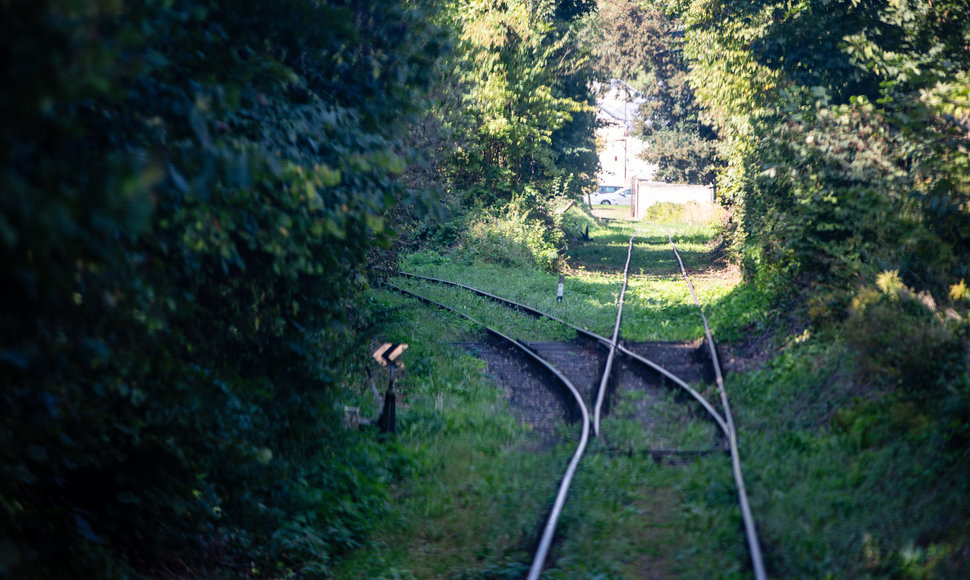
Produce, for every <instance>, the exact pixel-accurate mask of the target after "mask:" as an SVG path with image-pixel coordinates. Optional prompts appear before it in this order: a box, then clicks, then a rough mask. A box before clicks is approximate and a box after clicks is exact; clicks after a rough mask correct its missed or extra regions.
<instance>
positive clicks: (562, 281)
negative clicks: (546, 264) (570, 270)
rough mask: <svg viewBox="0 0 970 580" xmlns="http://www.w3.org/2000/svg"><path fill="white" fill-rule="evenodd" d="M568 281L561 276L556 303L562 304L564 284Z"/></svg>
mask: <svg viewBox="0 0 970 580" xmlns="http://www.w3.org/2000/svg"><path fill="white" fill-rule="evenodd" d="M565 281H566V277H565V276H563V275H562V274H560V275H559V289H558V290H556V302H562V287H563V283H564V282H565Z"/></svg>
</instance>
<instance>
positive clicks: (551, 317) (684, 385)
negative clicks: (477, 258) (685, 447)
mask: <svg viewBox="0 0 970 580" xmlns="http://www.w3.org/2000/svg"><path fill="white" fill-rule="evenodd" d="M396 273H397V274H399V275H401V276H404V277H407V278H414V279H417V280H425V281H427V282H434V283H437V284H443V285H445V286H454V287H457V288H464V289H465V290H469V291H471V292H474V293H475V294H478V295H479V296H483V297H485V298H489V299H491V300H494V301H496V302H500V303H502V304H505V305H507V306H511V307H514V308H518V309H519V310H522V311H524V312H528V313H529V314H532V315H533V316H538V317H543V318H547V319H549V320H552V321H554V322H558V323H560V324H562V325H564V326H567V327H569V328H571V329H573V330H575V331H576V332H577V333H578V334H582V335H584V336H586V337H587V338H590V339H592V340H595V341H597V342H599V343H601V344H603V345H609V344H610V339H608V338H606V337H605V336H601V335H599V334H596V333H595V332H591V331H589V330H587V329H585V328H580V327H579V326H576V325H575V324H572V323H570V322H566V321H565V320H562V319H561V318H559V317H557V316H555V315H552V314H548V313H546V312H543V311H541V310H538V309H536V308H532V307H531V306H526V305H525V304H521V303H519V302H515V301H514V300H510V299H508V298H502V297H501V296H496V295H495V294H491V293H489V292H485V291H484V290H479V289H478V288H475V287H472V286H468V285H466V284H462V283H461V282H453V281H451V280H444V279H441V278H432V277H430V276H422V275H421V274H412V273H410V272H403V271H398V272H396ZM617 350H618V351H619V352H620V353H621V354H623V355H625V356H627V357H629V358H631V359H633V360H635V361H636V362H639V363H640V364H643V365H645V366H648V367H650V368H651V369H652V370H654V371H655V372H657V373H659V374H661V375H663V376H664V377H666V378H667V379H669V380H670V381H671V382H672V383H674V384H675V385H677V386H678V387H680V388H681V389H683V390H685V391H687V393H688V394H690V396H691V397H693V398H694V400H696V401H697V402H698V403H700V404H701V406H702V407H704V410H705V411H707V413H708V414H709V415H710V416H711V418H712V419H714V422H715V423H717V425H718V427H720V428H721V431H722V432H723V433H724V436H725V437H728V436H729V435H730V429H729V428H728V425H727V422H726V421H725V420H724V418H723V417H721V414H720V413H719V412H718V411H717V409H715V408H714V406H713V405H711V403H710V402H708V400H707V399H705V398H704V396H703V395H701V394H700V393H699V392H698V391H697V390H696V389H694V388H693V387H691V386H690V385H688V384H687V383H686V382H685V381H684V380H683V379H681V378H680V377H678V376H677V375H675V374H673V373H671V372H670V371H668V370H667V369H665V368H663V367H662V366H660V365H659V364H657V363H655V362H654V361H652V360H650V359H648V358H645V357H643V356H640V355H639V354H637V353H635V352H633V351H632V350H630V349H629V348H627V347H625V346H624V345H622V344H618V345H617Z"/></svg>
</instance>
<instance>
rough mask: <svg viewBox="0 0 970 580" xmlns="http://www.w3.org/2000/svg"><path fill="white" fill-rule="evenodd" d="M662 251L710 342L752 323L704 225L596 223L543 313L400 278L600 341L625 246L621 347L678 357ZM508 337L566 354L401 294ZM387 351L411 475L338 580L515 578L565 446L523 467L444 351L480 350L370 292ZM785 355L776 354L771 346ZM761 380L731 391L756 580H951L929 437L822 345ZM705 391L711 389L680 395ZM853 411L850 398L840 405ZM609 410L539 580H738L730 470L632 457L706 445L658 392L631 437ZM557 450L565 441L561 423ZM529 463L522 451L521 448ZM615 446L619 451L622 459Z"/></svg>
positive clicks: (936, 462) (469, 306)
mask: <svg viewBox="0 0 970 580" xmlns="http://www.w3.org/2000/svg"><path fill="white" fill-rule="evenodd" d="M668 231H670V232H672V233H673V234H674V236H675V238H676V240H677V244H678V248H679V249H680V251H681V255H682V256H683V258H684V260H685V263H686V265H687V267H688V268H689V269H690V270H691V272H692V277H693V280H694V284H695V286H696V287H697V290H698V294H699V295H700V299H701V302H702V303H703V304H704V308H705V312H706V313H707V315H708V318H709V319H710V321H711V323H712V326H713V327H714V332H715V335H716V336H718V337H719V338H721V339H722V340H737V339H741V338H744V337H745V336H746V333H760V332H763V331H764V330H765V329H766V328H767V327H769V326H770V320H771V318H772V317H773V316H774V314H775V313H774V312H773V311H772V310H770V309H769V308H767V307H766V306H765V305H766V303H767V302H768V299H767V297H766V296H763V295H761V294H759V293H758V292H757V291H756V290H755V289H754V288H753V287H751V286H749V285H746V284H738V280H737V276H736V275H734V274H732V273H731V272H730V271H729V270H725V269H723V268H719V267H715V266H713V265H712V256H711V254H710V253H709V251H708V248H709V240H710V237H711V236H712V235H713V233H714V230H713V228H712V227H710V226H697V225H693V226H692V225H684V224H680V225H677V224H673V225H670V224H646V223H637V222H611V223H609V224H608V225H606V226H603V225H601V226H598V227H595V228H591V230H590V234H591V237H592V240H591V241H589V242H585V243H574V244H573V246H572V247H571V248H570V250H569V259H568V265H569V268H570V269H569V274H568V275H567V278H566V295H565V296H566V297H565V301H564V302H563V304H561V305H560V304H557V303H556V302H555V289H556V284H557V282H558V276H557V275H554V274H550V273H545V272H539V271H535V270H513V271H510V270H508V269H505V268H501V267H497V266H494V265H491V264H487V263H479V262H473V263H468V262H465V261H463V260H462V259H461V258H460V257H457V256H449V255H442V254H438V253H434V252H423V253H419V254H415V255H412V256H409V257H408V258H407V259H406V260H405V261H404V265H403V267H404V268H405V269H407V270H410V271H414V272H418V273H423V274H427V275H431V276H437V277H442V278H447V279H450V280H455V281H461V282H464V283H467V284H470V285H472V286H477V287H480V288H482V289H485V290H488V291H490V292H493V293H496V294H499V295H501V296H505V297H509V298H512V299H514V300H517V301H520V302H523V303H526V304H529V305H531V306H534V307H537V308H539V309H541V310H544V311H547V312H550V313H553V314H556V315H557V316H560V317H562V318H565V319H567V320H570V321H572V322H574V323H576V324H578V325H580V326H585V327H587V328H590V329H591V330H594V331H596V332H599V333H601V334H609V333H610V332H611V329H612V324H613V321H614V319H615V314H616V310H615V301H616V296H617V294H618V293H619V289H620V281H619V270H620V267H621V265H622V260H623V259H625V256H626V244H627V241H628V240H629V236H630V235H631V234H633V233H634V232H638V238H637V245H636V248H635V249H634V258H633V259H634V262H633V268H632V277H631V280H630V287H629V289H628V293H627V306H626V308H625V318H624V323H623V328H622V335H623V336H624V337H626V338H627V339H630V340H687V339H696V338H698V337H699V336H700V335H701V332H702V330H701V322H700V318H699V316H698V315H697V312H696V310H695V309H694V306H693V305H692V300H691V298H690V295H689V293H688V290H687V287H686V284H685V283H684V282H683V280H682V278H681V277H680V274H679V267H678V266H677V264H676V260H675V259H674V257H673V254H672V253H671V252H670V250H669V244H668V242H667V238H666V236H667V232H668ZM398 282H399V283H400V284H401V285H406V286H407V287H409V288H412V289H414V290H415V291H418V292H420V293H422V294H425V295H428V296H430V297H433V298H435V299H437V300H440V301H442V302H446V303H448V304H449V305H452V306H453V307H455V308H458V309H460V310H461V311H462V312H467V313H469V315H471V316H474V317H476V318H479V319H481V320H483V321H488V322H489V323H490V324H493V325H495V326H498V327H500V329H501V330H502V331H503V332H506V333H508V334H511V335H513V336H516V337H519V338H523V339H525V340H567V339H569V338H571V335H570V333H568V332H564V331H563V330H562V329H560V328H557V326H556V325H555V324H551V323H549V322H547V321H543V320H536V319H533V318H531V317H528V316H524V315H521V314H517V313H514V312H513V311H510V310H508V309H506V308H504V307H502V306H498V305H496V304H493V303H491V302H489V301H487V300H484V299H481V298H478V297H475V296H473V295H471V294H470V293H468V292H467V291H463V290H460V289H454V288H448V287H443V286H440V285H436V284H429V283H425V282H416V281H408V280H399V281H398ZM374 295H375V299H376V300H378V301H381V302H382V303H383V304H385V307H386V310H387V312H388V316H389V320H388V324H387V325H386V327H387V331H386V332H387V335H386V337H383V338H385V339H387V340H393V341H403V342H410V343H411V349H410V350H408V352H407V354H406V357H405V358H406V363H407V365H408V368H407V371H406V372H405V373H404V375H403V377H402V382H401V384H402V389H403V391H404V392H405V393H406V398H405V401H404V404H403V405H402V408H401V410H400V415H399V416H400V435H399V437H398V442H399V444H400V445H401V446H402V448H403V449H404V450H405V451H406V453H407V454H408V455H410V456H412V457H413V458H414V464H415V475H414V477H413V478H412V479H410V480H408V481H407V482H405V483H404V484H403V485H401V486H400V487H399V489H398V491H397V493H398V495H397V497H398V502H397V504H396V505H395V507H394V510H393V512H394V513H393V515H392V517H389V518H388V519H387V521H386V522H383V523H382V524H381V525H380V526H379V532H378V533H377V534H376V536H375V538H374V541H373V544H372V545H371V546H370V547H368V548H366V549H363V550H362V551H360V552H358V553H356V554H353V555H352V556H351V557H350V558H349V559H347V560H346V561H345V562H344V563H343V565H342V566H341V567H340V568H339V569H338V574H337V577H338V578H521V577H522V576H523V575H524V573H525V571H526V570H527V568H528V564H529V562H530V561H531V556H532V554H531V551H530V550H531V548H532V547H533V545H534V542H535V541H536V538H537V537H538V531H539V530H538V527H539V526H540V525H541V523H542V522H543V521H544V518H545V515H546V513H547V511H548V508H549V505H550V502H551V500H552V497H553V495H554V493H555V482H554V481H552V480H554V479H556V477H557V476H554V477H553V478H552V480H551V479H550V477H549V475H548V474H549V473H555V474H560V473H561V472H562V470H563V469H564V468H565V465H566V462H567V461H568V457H569V455H570V454H571V453H572V444H568V445H563V446H561V447H559V448H557V449H555V450H552V451H551V452H548V453H536V452H535V451H526V449H527V448H528V446H527V445H526V442H527V441H528V430H527V427H525V426H522V425H518V424H516V422H515V420H514V419H513V417H512V415H511V413H510V411H509V408H508V405H507V403H506V402H505V400H504V399H503V396H502V392H501V390H500V389H499V388H498V387H496V386H494V385H493V384H492V383H491V382H490V380H489V378H488V377H487V375H486V374H485V372H484V368H483V363H481V362H480V361H478V360H476V359H474V358H473V357H471V356H470V355H468V354H467V353H465V352H463V351H462V350H461V349H460V348H458V347H456V346H454V343H456V342H462V341H474V340H479V339H480V338H481V330H480V328H479V327H478V326H477V325H475V324H472V323H470V322H467V321H464V320H462V319H460V318H459V317H457V316H456V315H454V314H451V313H447V312H443V311H441V310H439V309H436V308H431V307H427V306H424V305H420V304H419V303H417V302H415V301H414V300H411V299H408V298H404V297H402V296H400V295H397V294H393V293H387V292H382V291H375V292H374ZM781 338H785V337H781ZM785 342H786V343H787V346H786V347H785V350H784V351H783V352H782V353H781V354H780V355H779V356H777V357H776V358H775V359H774V360H773V361H772V362H771V363H770V364H768V365H767V366H766V367H765V368H764V369H762V370H759V371H757V372H751V373H748V374H742V375H729V376H728V378H727V383H726V389H727V391H728V395H729V397H730V398H731V403H732V408H733V410H734V413H735V419H736V422H737V424H738V427H739V432H740V445H741V455H742V459H743V461H744V472H745V477H746V484H747V489H748V492H749V497H750V500H751V505H752V509H753V512H754V516H755V520H756V522H757V525H758V529H759V532H760V537H761V543H762V549H763V551H764V554H765V560H766V564H767V567H768V573H769V576H770V577H777V578H914V579H915V578H946V577H967V576H968V568H970V557H967V555H966V554H967V551H966V550H967V548H966V546H967V545H970V526H968V525H967V524H966V521H968V518H967V517H966V516H967V515H968V513H970V505H968V504H970V502H968V500H967V498H968V497H970V485H968V484H967V481H968V480H970V467H968V465H967V464H968V462H967V461H966V456H967V454H966V453H965V452H964V453H963V455H962V456H955V455H953V453H959V450H957V451H955V452H947V453H950V455H947V453H942V452H941V451H940V449H941V447H940V446H941V445H942V443H941V442H940V441H941V439H940V437H939V436H937V435H934V434H933V433H934V431H932V430H930V429H929V428H928V427H927V425H931V424H932V421H933V419H932V418H931V417H927V416H924V415H923V414H921V413H920V412H919V410H918V409H917V408H916V407H914V406H913V405H912V403H907V402H904V401H901V400H899V399H897V398H894V397H892V396H885V397H882V398H877V399H875V400H870V399H866V398H864V397H862V396H861V395H860V392H859V387H858V386H857V385H855V384H854V383H853V381H854V380H855V379H854V378H853V377H855V376H857V373H854V371H853V367H852V364H853V363H852V362H851V360H848V359H846V356H845V354H846V347H845V345H844V344H842V342H841V339H840V338H839V337H838V336H827V337H824V338H820V337H812V336H810V335H808V334H805V335H802V336H801V337H799V338H798V339H797V340H795V339H794V338H793V337H788V340H787V341H785ZM700 388H701V389H702V391H704V392H707V393H711V387H710V386H709V385H702V386H700ZM856 397H859V398H856ZM636 403H637V401H636V397H635V396H628V397H626V399H624V400H622V401H621V402H620V403H618V404H617V405H616V407H615V408H614V409H613V412H612V413H611V415H610V416H608V417H606V418H605V419H604V421H603V428H604V433H606V438H605V442H604V441H602V440H594V441H592V442H591V444H590V447H589V450H588V451H587V456H586V458H585V459H584V461H583V463H582V464H581V465H580V468H579V471H578V472H577V476H576V479H575V481H574V483H573V487H572V489H571V491H570V495H569V497H568V499H567V502H566V506H565V509H564V512H563V516H562V519H561V521H560V525H559V528H558V531H557V540H556V542H555V543H554V545H553V548H552V552H551V554H550V562H551V563H552V567H551V568H550V569H549V570H547V571H546V573H545V574H544V577H545V578H558V579H577V580H578V579H586V578H636V577H658V578H688V579H707V578H725V579H734V578H747V577H750V573H751V572H750V564H749V556H748V552H747V546H746V542H745V538H744V534H743V529H742V523H741V517H740V513H739V510H738V508H737V491H736V489H735V487H734V482H733V478H732V475H731V467H730V462H729V460H728V458H727V457H726V456H725V455H724V454H722V453H714V454H710V455H704V456H700V457H697V458H696V459H693V460H691V461H688V462H687V463H685V464H680V465H676V466H674V465H668V464H657V463H655V462H654V461H653V460H652V459H650V458H649V457H648V456H645V455H643V454H642V453H638V451H641V450H645V449H655V448H667V447H673V448H680V449H705V448H707V449H709V448H711V447H712V446H713V445H715V444H716V442H717V439H716V438H715V428H714V426H713V425H712V424H711V423H710V422H709V421H707V420H705V419H703V418H702V417H703V416H702V414H701V413H697V412H696V411H694V412H690V411H688V408H687V407H686V406H684V405H683V404H681V403H680V402H679V399H678V398H677V397H676V395H675V394H674V393H666V394H664V395H663V396H661V398H660V400H659V401H658V402H657V404H656V406H655V408H654V410H655V412H656V413H657V415H658V416H659V417H660V421H661V422H662V423H663V424H664V429H663V430H659V429H646V430H645V429H644V427H643V425H641V424H640V423H639V422H638V421H634V420H631V419H629V418H626V417H630V416H631V414H630V411H631V409H632V407H633V406H634V405H635V404H636ZM562 433H563V435H564V437H565V438H566V439H569V438H573V439H574V438H575V437H576V426H575V425H565V424H564V425H563V427H562ZM532 449H534V447H533V448H532ZM625 450H629V451H630V453H625V452H624V451H625Z"/></svg>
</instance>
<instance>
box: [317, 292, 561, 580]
mask: <svg viewBox="0 0 970 580" xmlns="http://www.w3.org/2000/svg"><path fill="white" fill-rule="evenodd" d="M374 299H375V300H377V301H379V302H381V303H383V304H384V305H385V312H387V313H388V316H389V319H388V320H387V322H386V324H385V327H386V331H387V334H386V335H385V336H384V337H382V339H383V340H388V341H394V342H408V343H409V344H410V347H409V349H408V350H407V352H406V353H405V355H404V357H403V360H404V361H405V365H406V369H405V370H404V371H403V372H402V374H401V379H400V381H399V384H398V388H399V391H400V392H401V395H400V398H399V409H398V436H397V444H398V445H401V446H402V447H403V448H404V450H405V452H406V453H407V454H408V455H409V456H411V457H412V458H413V461H414V476H413V477H412V478H411V479H410V480H409V481H408V482H407V483H406V485H404V486H402V487H400V488H399V489H398V491H397V493H396V497H397V502H396V504H395V505H394V507H393V512H394V513H393V514H392V516H391V517H389V518H388V519H387V521H385V522H383V523H382V524H381V525H380V526H378V527H379V531H378V532H377V533H376V535H375V537H374V538H373V540H372V543H371V545H370V546H369V547H367V548H364V549H362V550H360V551H358V552H356V553H354V554H351V555H350V556H349V557H348V558H347V559H345V560H344V561H343V562H342V563H341V564H340V566H339V567H338V568H337V572H336V577H337V578H437V577H449V576H458V577H461V576H462V575H464V576H465V577H476V574H484V573H486V572H483V571H489V570H490V571H492V573H495V574H498V572H500V571H502V570H506V571H507V572H508V573H509V574H510V576H509V577H513V578H514V577H520V576H521V575H522V573H523V566H524V565H525V564H523V563H524V562H528V561H529V559H530V558H531V554H530V553H529V545H530V544H529V543H530V542H531V541H532V539H533V538H534V536H535V534H536V530H537V529H538V527H539V526H540V525H541V523H542V518H543V514H544V512H545V510H546V509H547V508H546V505H547V503H548V502H549V501H551V498H552V497H553V496H554V495H555V492H556V482H555V480H554V479H551V478H550V477H549V476H548V475H547V474H548V473H555V472H559V471H561V468H562V466H564V465H565V463H566V461H567V460H568V457H569V455H570V454H571V453H572V449H571V448H570V446H564V447H563V448H562V449H555V450H553V451H551V452H549V453H545V454H535V453H528V452H524V451H522V447H523V446H525V445H526V442H527V441H528V429H527V427H525V426H523V425H519V424H517V423H516V422H515V420H514V418H513V417H512V414H511V412H510V410H509V407H508V404H507V403H506V401H505V400H504V398H503V397H502V393H501V391H500V390H499V389H498V387H496V386H495V385H493V384H492V383H491V382H490V380H489V379H488V377H487V375H486V374H485V372H484V364H483V363H482V362H481V361H480V360H478V359H476V358H474V357H472V356H471V355H469V354H467V353H466V352H464V351H463V350H462V349H461V348H460V347H458V346H456V345H454V343H455V342H461V341H469V340H479V339H480V338H481V332H480V329H479V328H478V327H477V326H476V325H474V324H471V323H468V322H467V321H464V320H462V319H461V318H459V317H458V316H456V315H454V314H452V313H449V312H445V311H442V310H440V309H435V308H430V307H427V306H424V305H422V304H420V303H418V302H416V301H415V300H413V299H410V298H405V297H403V296H401V295H399V294H396V293H390V292H384V291H374ZM564 428H565V429H566V430H567V432H568V433H570V434H571V435H572V436H573V437H575V436H576V435H575V434H574V433H572V431H574V430H575V429H573V428H568V427H564ZM489 577H496V576H494V575H492V576H489Z"/></svg>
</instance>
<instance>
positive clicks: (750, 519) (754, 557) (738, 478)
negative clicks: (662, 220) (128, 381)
mask: <svg viewBox="0 0 970 580" xmlns="http://www.w3.org/2000/svg"><path fill="white" fill-rule="evenodd" d="M667 239H668V240H669V241H670V247H671V248H673V250H674V255H675V256H677V263H679V264H680V272H681V273H682V274H683V275H684V280H686V281H687V287H688V288H689V289H690V294H691V296H693V297H694V305H695V306H697V309H698V310H699V311H700V313H701V320H703V321H704V335H705V336H706V338H707V345H708V347H709V348H710V351H711V361H712V362H713V364H714V377H715V380H716V381H717V390H718V392H719V393H720V395H721V405H722V406H723V407H724V419H725V420H726V421H727V427H728V442H729V444H730V447H731V468H732V471H733V472H734V483H735V485H736V486H737V488H738V503H739V504H740V506H741V516H742V518H743V519H744V533H745V536H746V537H747V540H748V549H749V551H750V552H751V565H752V567H753V568H754V576H755V578H756V580H765V579H766V578H767V577H768V576H767V574H766V573H765V563H764V559H763V558H762V555H761V544H760V542H759V541H758V532H757V530H756V528H755V523H754V516H752V515H751V506H750V505H749V503H748V492H747V490H746V489H745V486H744V476H743V474H742V473H741V455H740V453H739V451H738V432H737V429H736V428H735V425H734V417H733V415H732V414H731V406H730V405H729V404H728V398H727V391H725V390H724V375H723V374H722V373H721V363H720V361H719V360H718V357H717V349H716V348H715V347H714V336H713V334H711V327H710V326H709V325H708V324H707V316H705V315H704V309H703V308H702V307H701V301H700V300H699V299H698V298H697V292H695V291H694V284H693V283H692V282H691V280H690V276H688V275H687V269H686V268H685V267H684V261H683V260H681V259H680V253H679V252H678V251H677V246H676V245H675V244H674V239H673V237H672V236H671V235H670V234H667Z"/></svg>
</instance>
